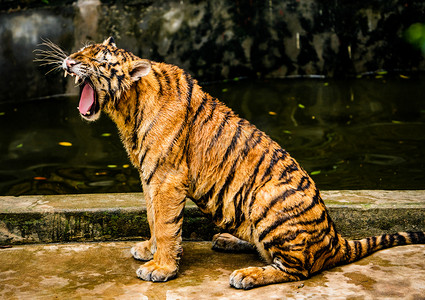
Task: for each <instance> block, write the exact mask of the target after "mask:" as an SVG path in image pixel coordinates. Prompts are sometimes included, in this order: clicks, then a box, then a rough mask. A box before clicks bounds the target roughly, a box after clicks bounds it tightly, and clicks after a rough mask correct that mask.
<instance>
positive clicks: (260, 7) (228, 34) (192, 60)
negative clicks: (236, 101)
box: [0, 0, 425, 101]
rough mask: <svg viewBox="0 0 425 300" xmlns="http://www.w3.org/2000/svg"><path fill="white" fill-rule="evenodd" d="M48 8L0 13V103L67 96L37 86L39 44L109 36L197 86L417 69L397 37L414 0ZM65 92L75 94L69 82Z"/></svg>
mask: <svg viewBox="0 0 425 300" xmlns="http://www.w3.org/2000/svg"><path fill="white" fill-rule="evenodd" d="M12 2H13V1H12ZM49 2H51V4H49V5H44V4H43V3H44V2H43V1H26V4H25V3H21V6H20V7H21V8H25V9H18V8H19V6H18V4H19V2H16V1H15V2H14V3H10V2H9V3H4V4H3V3H2V5H1V6H0V70H1V74H0V83H2V84H1V85H0V101H10V100H12V101H16V100H22V99H28V98H34V97H40V96H46V95H52V94H54V93H58V92H60V91H62V92H63V91H65V86H66V81H65V80H63V79H62V78H61V77H60V75H58V74H56V75H54V74H52V75H49V76H47V77H46V78H44V73H45V72H46V71H47V70H48V69H46V68H37V67H36V66H35V65H34V64H33V63H32V60H33V55H32V50H34V48H35V47H36V46H37V44H38V43H40V41H41V40H40V38H42V37H43V38H48V39H51V40H52V41H53V42H55V43H57V44H59V45H60V46H61V47H63V48H64V49H65V50H66V51H68V52H71V51H75V50H76V49H79V48H80V47H81V46H82V45H83V44H84V43H85V42H86V41H87V40H94V41H97V42H99V41H102V40H103V39H104V38H105V37H107V36H109V35H113V36H115V37H116V41H117V43H118V45H119V46H120V47H122V48H126V49H128V50H130V51H132V52H134V53H135V54H136V55H139V56H140V57H143V58H148V59H152V60H157V61H165V62H168V63H172V64H176V65H178V66H180V67H183V68H185V69H187V70H188V71H189V72H190V73H192V74H193V75H194V76H195V77H196V78H198V79H200V80H216V79H223V78H233V77H240V76H250V77H253V76H258V75H259V76H265V77H282V76H294V75H295V76H298V75H312V74H315V75H325V76H336V77H341V76H346V75H353V74H359V73H364V72H374V71H376V70H379V69H386V70H389V71H393V70H395V71H400V70H403V71H415V70H423V69H424V66H425V60H424V57H423V55H422V53H421V51H420V50H419V49H416V48H415V47H414V46H412V45H410V44H409V43H407V41H406V40H405V38H404V33H405V32H406V30H407V29H408V28H409V27H410V26H411V25H412V24H415V23H418V22H423V20H424V17H425V9H424V8H425V2H423V1H420V0H412V1H404V0H403V1H400V0H391V1H384V0H376V1H366V2H365V1H354V2H353V1H346V0H333V1H323V0H301V1H298V0H297V1H295V0H287V1H277V0H270V1H249V2H244V1H242V2H241V1H233V0H217V1H195V0H192V1H180V0H173V1H168V0H167V1H165V0H161V1H146V0H127V1H102V2H101V1H99V0H86V1H84V0H80V1H60V2H58V3H59V4H57V2H55V1H49ZM64 3H65V4H64ZM8 8H12V9H8ZM53 82H55V84H52V83H53ZM67 90H68V92H75V89H72V84H68V88H67Z"/></svg>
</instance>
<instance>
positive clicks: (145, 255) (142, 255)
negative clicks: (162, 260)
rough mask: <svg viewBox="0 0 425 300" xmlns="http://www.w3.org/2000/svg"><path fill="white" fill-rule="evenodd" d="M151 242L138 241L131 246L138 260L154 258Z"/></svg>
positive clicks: (132, 252)
mask: <svg viewBox="0 0 425 300" xmlns="http://www.w3.org/2000/svg"><path fill="white" fill-rule="evenodd" d="M151 249H152V247H151V242H150V241H143V242H140V243H137V244H136V245H135V246H134V247H132V248H131V250H130V252H131V255H133V257H134V258H135V259H137V260H143V261H148V260H151V259H153V254H154V251H152V250H151Z"/></svg>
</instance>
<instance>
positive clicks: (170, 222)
mask: <svg viewBox="0 0 425 300" xmlns="http://www.w3.org/2000/svg"><path fill="white" fill-rule="evenodd" d="M183 215H184V206H183V207H182V209H181V210H180V213H179V214H178V215H177V216H175V217H174V218H173V219H172V220H169V221H166V222H165V224H177V223H178V222H180V221H181V219H182V218H183Z"/></svg>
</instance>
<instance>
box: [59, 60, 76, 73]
mask: <svg viewBox="0 0 425 300" xmlns="http://www.w3.org/2000/svg"><path fill="white" fill-rule="evenodd" d="M76 64H77V62H76V61H75V60H73V59H70V58H66V59H65V60H64V62H63V64H62V68H63V69H65V70H69V69H70V68H72V67H73V66H75V65H76Z"/></svg>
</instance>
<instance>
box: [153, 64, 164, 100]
mask: <svg viewBox="0 0 425 300" xmlns="http://www.w3.org/2000/svg"><path fill="white" fill-rule="evenodd" d="M152 71H153V73H154V75H155V79H156V81H157V82H158V85H159V91H158V94H159V96H162V95H163V94H164V89H163V88H162V81H161V78H160V74H159V73H158V72H157V71H156V70H155V69H152Z"/></svg>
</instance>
